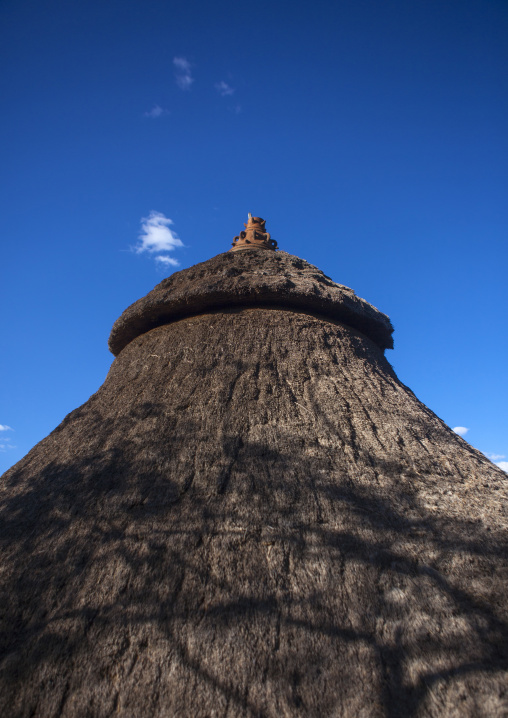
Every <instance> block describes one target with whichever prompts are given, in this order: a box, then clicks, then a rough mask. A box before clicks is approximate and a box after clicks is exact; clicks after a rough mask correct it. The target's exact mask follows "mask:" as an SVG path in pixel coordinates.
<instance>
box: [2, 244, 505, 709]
mask: <svg viewBox="0 0 508 718" xmlns="http://www.w3.org/2000/svg"><path fill="white" fill-rule="evenodd" d="M249 254H250V256H248V255H249ZM266 255H268V252H266V254H263V255H261V250H260V251H253V253H252V254H251V253H250V252H244V253H240V252H238V253H237V254H234V253H232V254H230V255H221V256H220V257H217V258H215V259H213V260H210V262H207V263H204V264H202V265H199V266H198V267H197V268H196V267H194V268H191V269H189V270H186V271H184V272H180V273H179V274H177V275H175V277H173V278H170V279H169V280H166V281H165V282H163V283H162V284H161V285H160V286H159V288H157V289H156V290H155V294H154V293H152V294H151V295H148V297H147V298H145V300H141V302H140V303H137V304H135V305H133V307H132V308H131V309H129V310H128V311H127V312H126V313H125V314H124V315H123V318H122V319H121V320H120V321H119V323H117V324H116V325H115V327H116V330H115V331H116V334H114V342H115V341H118V344H115V343H113V344H114V346H117V347H120V345H122V344H124V346H123V349H122V350H121V352H120V354H119V356H118V358H117V359H116V360H115V362H114V363H113V365H112V367H111V370H110V372H109V374H108V377H107V379H106V381H105V383H104V384H103V386H102V387H101V388H100V389H99V391H98V392H97V393H96V394H94V395H93V396H92V397H91V398H90V400H89V401H88V402H86V404H84V405H83V406H82V407H80V408H79V409H76V410H75V411H74V412H72V413H71V414H70V415H69V416H68V417H67V418H66V419H65V420H64V421H63V422H62V424H61V425H60V426H59V427H58V428H57V429H56V430H55V431H54V432H53V433H52V434H50V436H48V437H47V438H46V439H44V440H43V441H42V442H41V443H40V444H38V446H36V447H35V448H34V449H33V450H32V451H31V452H30V453H29V454H28V455H27V456H26V457H25V458H24V459H23V460H22V461H21V462H19V463H18V464H17V465H16V466H15V467H13V468H12V469H11V470H10V471H8V472H7V473H6V474H5V475H4V477H3V480H2V487H1V490H2V492H1V521H2V538H3V545H4V549H3V554H2V556H3V557H2V564H1V565H2V571H3V577H2V590H3V595H2V597H1V598H0V606H1V607H2V622H3V623H2V638H1V654H0V655H1V663H0V714H2V715H6V716H10V717H12V718H18V717H21V716H26V717H27V718H28V716H34V717H35V716H42V717H44V718H46V717H47V718H49V717H50V716H62V717H64V716H68V717H71V716H72V717H76V716H93V717H94V718H95V717H97V718H99V717H100V718H103V717H104V718H105V717H106V716H123V717H127V716H129V717H132V718H134V717H138V716H192V717H194V716H195V717H203V718H204V717H205V716H231V717H234V718H237V717H239V716H245V717H247V716H249V717H253V716H266V717H267V718H268V717H270V718H271V717H273V718H279V717H280V716H313V717H314V716H315V717H316V718H317V717H318V716H319V717H325V716H341V717H342V716H343V717H347V718H349V717H351V718H352V717H354V718H358V717H360V716H361V717H365V718H367V717H368V718H377V717H381V716H383V717H390V718H392V717H400V718H409V717H416V716H418V717H422V718H423V716H446V717H447V718H448V717H450V718H451V717H453V718H455V717H456V718H464V716H470V717H473V716H474V717H475V718H476V717H477V716H504V715H506V711H507V702H506V700H507V695H506V689H507V668H508V659H507V656H508V640H507V639H508V622H507V618H508V617H507V600H506V590H507V555H508V552H507V533H506V527H507V522H506V516H507V503H506V477H505V475H504V474H503V472H501V471H500V470H499V469H497V468H496V467H495V466H494V465H492V464H491V463H490V462H489V461H488V460H487V459H486V458H485V457H484V456H483V455H482V454H480V453H479V452H478V451H476V450H474V449H473V448H471V447H470V446H469V445H468V444H467V443H466V442H465V441H463V440H462V439H461V438H460V437H458V436H457V435H455V434H454V433H453V432H452V431H451V430H450V429H449V428H448V427H447V426H445V425H444V424H443V422H442V421H441V420H440V419H438V418H437V417H436V416H435V415H434V414H433V413H432V412H431V411H429V409H427V408H426V407H425V406H423V405H422V404H421V403H420V402H419V401H418V400H417V399H416V397H415V396H414V395H413V394H412V392H411V391H410V390H409V389H408V388H407V387H405V386H404V385H403V384H401V383H400V382H399V381H398V379H397V377H396V376H395V374H394V372H393V370H392V368H391V367H390V365H389V364H388V362H387V361H386V359H385V358H384V356H383V352H382V350H381V349H380V347H379V346H378V343H379V341H378V343H376V340H374V341H373V340H372V338H369V336H367V335H366V333H362V332H360V331H358V327H357V328H352V327H351V325H349V326H347V325H346V324H344V323H343V321H344V318H343V319H342V321H340V317H339V318H337V317H335V318H334V316H333V313H332V312H331V311H324V309H323V307H321V308H320V309H319V314H321V315H322V316H315V312H317V311H318V310H317V309H316V306H315V305H312V304H311V305H310V309H311V312H312V313H309V312H306V311H304V307H303V305H300V306H298V304H294V305H293V306H288V303H287V302H286V299H285V298H284V301H283V299H282V297H281V296H280V294H281V292H283V291H285V287H288V291H289V293H291V291H292V288H291V287H290V286H289V285H287V284H286V280H287V279H288V280H289V281H290V282H292V283H293V284H295V285H297V286H298V281H299V280H298V275H297V274H296V273H295V278H294V279H293V278H292V277H289V278H288V277H287V275H286V273H285V272H286V270H287V269H288V267H289V266H290V265H291V263H292V264H293V266H295V267H297V266H298V265H296V264H295V262H299V261H300V260H297V259H296V258H293V257H288V255H285V256H283V260H282V261H281V260H277V261H281V264H280V266H281V267H282V268H283V270H284V272H283V273H282V277H283V281H281V282H280V283H279V284H277V283H278V278H277V277H276V276H275V275H274V274H273V273H272V274H268V275H264V274H263V271H264V267H265V266H266V265H265V261H272V260H271V259H270V260H265V256H266ZM272 256H280V255H272ZM248 262H250V263H251V264H250V269H248V271H249V274H248V280H247V281H246V280H245V279H242V277H245V274H237V275H235V274H229V275H228V274H227V273H228V272H230V271H231V270H232V269H234V268H235V267H237V266H242V267H244V263H248ZM258 262H259V265H257V263H258ZM237 263H238V264H237ZM221 266H222V267H223V269H220V268H221ZM271 266H276V265H275V264H272V265H271ZM302 266H304V270H302V271H310V270H306V269H305V268H306V267H308V266H309V265H306V264H305V263H304V264H303V265H302ZM208 269H210V273H208ZM313 271H315V270H313ZM221 272H222V274H221ZM257 272H259V273H260V277H261V279H259V284H258V285H256V286H257V287H260V286H261V283H266V284H263V286H272V287H273V286H275V285H277V286H279V287H280V288H281V289H280V291H279V290H278V291H277V292H276V293H275V294H276V301H274V306H278V308H270V307H268V306H263V305H265V304H266V302H265V298H264V297H263V296H261V297H260V304H259V306H256V302H255V296H254V295H255V292H253V291H251V289H250V288H249V287H247V288H246V289H245V291H244V293H243V294H242V292H240V290H239V291H238V296H248V297H249V300H248V302H247V303H246V304H245V305H244V306H242V304H241V302H239V301H238V302H236V303H235V306H232V307H230V308H224V307H223V306H222V307H221V308H219V307H218V306H217V305H218V304H220V302H218V303H217V302H216V301H215V298H214V299H213V301H212V302H211V307H209V308H208V309H207V306H206V291H207V290H206V288H207V287H211V286H212V285H213V283H214V282H218V281H219V279H218V277H220V276H224V275H225V276H226V277H227V276H229V277H235V276H236V278H237V285H238V286H239V287H240V286H241V285H242V282H246V284H248V285H249V286H250V287H251V286H252V285H251V278H252V282H253V283H254V282H256V281H258V280H257V279H255V277H256V276H257ZM266 276H268V279H266ZM200 281H201V282H202V287H203V288H204V289H203V291H202V292H200V289H199V286H200ZM316 281H318V282H319V280H316ZM186 282H187V283H188V285H189V286H190V287H191V291H190V293H189V296H190V297H192V300H189V305H190V308H189V310H190V312H191V313H192V316H187V317H182V314H183V310H182V304H179V305H178V306H179V309H178V312H179V314H178V315H177V316H180V317H182V318H179V319H178V318H176V317H173V319H172V320H171V319H170V316H171V307H170V305H171V293H170V291H167V292H166V290H171V289H172V288H175V292H176V296H177V302H184V299H183V298H182V297H183V293H180V294H178V291H177V290H178V287H184V286H186ZM305 282H307V278H305V280H304V282H303V284H305ZM179 283H180V284H179ZM335 287H336V285H327V286H326V291H327V292H330V295H333V293H334V292H335V291H336V289H335ZM217 291H218V290H217ZM228 291H229V290H228ZM242 291H243V290H242ZM302 291H303V292H304V293H305V287H304V289H303V290H302ZM339 291H343V290H342V288H339ZM182 292H183V290H182ZM231 293H234V292H231ZM231 293H230V295H231ZM344 294H347V292H346V291H345V290H344ZM152 295H153V297H152ZM230 295H229V296H230ZM216 296H217V295H216V294H215V295H214V294H213V292H212V297H216ZM348 296H349V295H348ZM351 296H354V295H351ZM151 297H152V298H151ZM196 297H200V299H199V301H198V300H197V299H196ZM330 301H332V302H333V297H332V299H331V300H330ZM354 301H356V300H354ZM362 306H364V305H362ZM367 306H369V305H367ZM156 307H157V309H155V308H156ZM161 307H163V312H164V313H161V314H159V315H157V311H159V309H160V308H161ZM145 310H146V317H147V325H148V326H147V327H146V328H145V330H143V323H142V320H143V317H144V313H145ZM198 311H201V314H197V312H198ZM368 311H369V312H370V310H368ZM375 311H376V310H374V309H372V312H375ZM373 316H376V315H375V314H374V315H373ZM380 316H381V317H383V316H384V315H380ZM164 317H166V320H168V321H170V323H162V322H163V321H164ZM386 321H387V320H386ZM382 322H383V323H384V322H385V320H382ZM157 324H159V326H157ZM150 326H154V327H155V328H152V329H151V330H150V331H147V329H148V328H149V327H150ZM386 326H388V325H386ZM119 337H120V338H119ZM129 337H130V340H129ZM381 343H382V342H381ZM2 711H3V712H2Z"/></svg>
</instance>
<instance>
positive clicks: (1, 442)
mask: <svg viewBox="0 0 508 718" xmlns="http://www.w3.org/2000/svg"><path fill="white" fill-rule="evenodd" d="M11 442H12V439H9V438H7V437H6V436H2V438H1V439H0V451H1V452H3V453H5V452H6V451H8V450H9V449H17V446H13V444H12V443H11Z"/></svg>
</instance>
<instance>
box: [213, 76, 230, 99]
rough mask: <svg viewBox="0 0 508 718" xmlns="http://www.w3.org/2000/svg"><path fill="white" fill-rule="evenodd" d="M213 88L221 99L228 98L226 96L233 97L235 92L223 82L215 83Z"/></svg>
mask: <svg viewBox="0 0 508 718" xmlns="http://www.w3.org/2000/svg"><path fill="white" fill-rule="evenodd" d="M214 87H215V89H216V90H217V92H218V93H219V95H221V96H222V97H228V95H233V94H234V92H235V88H234V87H231V85H228V83H227V82H224V80H221V81H220V82H217V83H216V84H215V85H214Z"/></svg>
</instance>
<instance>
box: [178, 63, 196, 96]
mask: <svg viewBox="0 0 508 718" xmlns="http://www.w3.org/2000/svg"><path fill="white" fill-rule="evenodd" d="M173 65H174V66H175V67H176V71H175V77H176V84H177V85H178V87H179V88H180V89H181V90H190V88H191V85H192V83H193V82H194V78H193V77H192V72H191V67H192V65H191V64H190V62H189V61H188V60H186V59H185V57H174V58H173Z"/></svg>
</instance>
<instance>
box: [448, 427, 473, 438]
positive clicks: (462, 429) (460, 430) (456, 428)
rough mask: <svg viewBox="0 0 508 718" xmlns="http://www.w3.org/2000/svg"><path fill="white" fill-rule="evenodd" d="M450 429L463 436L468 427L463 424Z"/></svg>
mask: <svg viewBox="0 0 508 718" xmlns="http://www.w3.org/2000/svg"><path fill="white" fill-rule="evenodd" d="M452 431H454V432H455V433H456V434H458V435H459V436H465V435H466V434H467V432H468V431H469V429H467V428H466V427H465V426H454V427H453V429H452Z"/></svg>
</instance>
